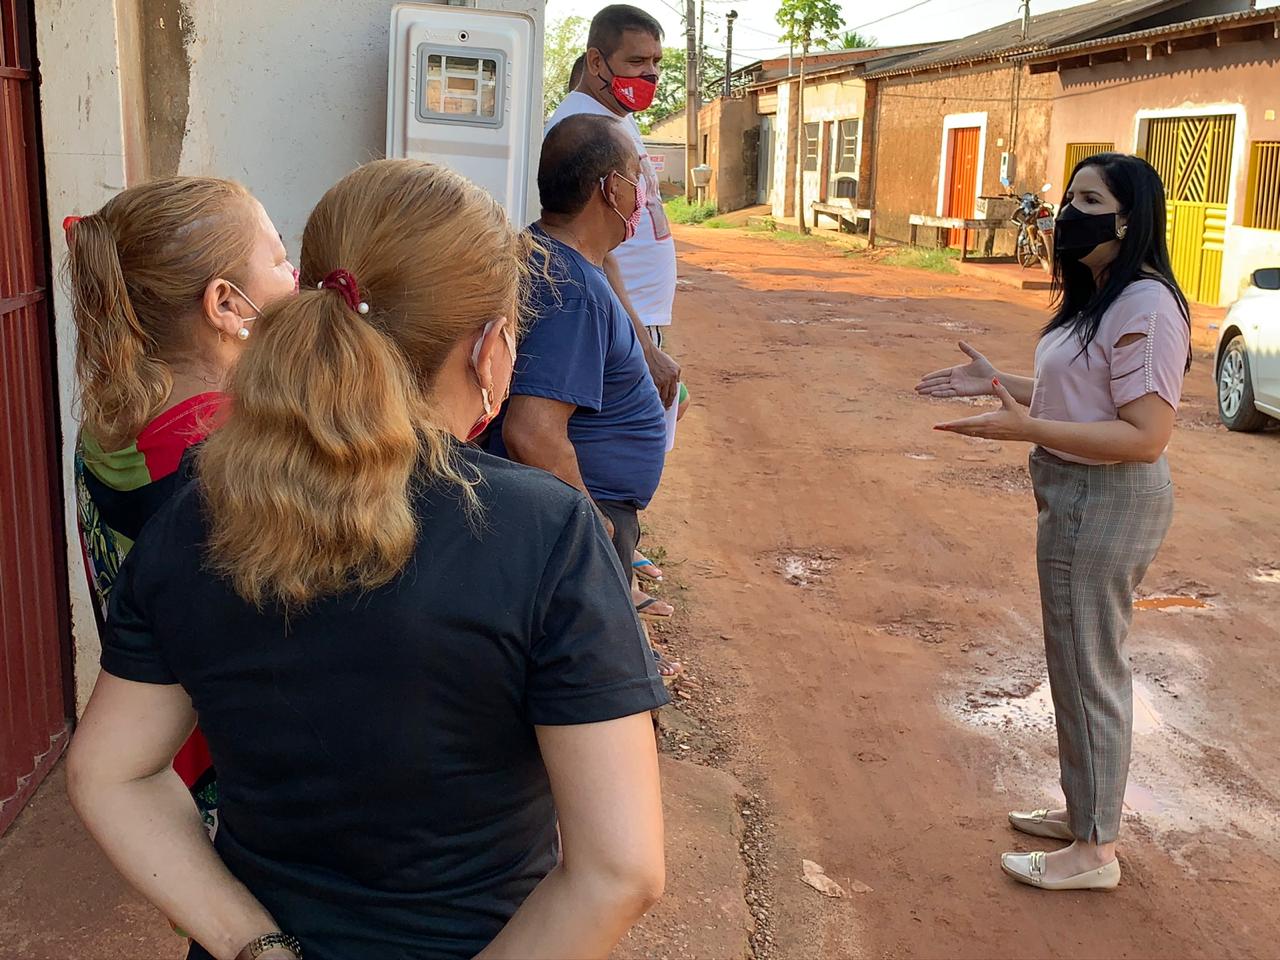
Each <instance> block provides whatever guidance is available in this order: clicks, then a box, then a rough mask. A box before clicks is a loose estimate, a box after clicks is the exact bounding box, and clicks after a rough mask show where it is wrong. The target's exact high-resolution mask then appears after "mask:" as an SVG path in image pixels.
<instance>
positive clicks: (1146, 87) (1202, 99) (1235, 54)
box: [1047, 40, 1280, 303]
mask: <svg viewBox="0 0 1280 960" xmlns="http://www.w3.org/2000/svg"><path fill="white" fill-rule="evenodd" d="M1047 76H1048V77H1049V78H1050V80H1051V83H1052V87H1051V91H1052V93H1053V94H1054V95H1055V98H1056V99H1055V103H1054V110H1053V130H1052V135H1051V137H1050V139H1049V169H1050V174H1051V178H1052V179H1053V180H1054V182H1055V186H1056V187H1059V189H1060V190H1061V189H1062V188H1065V186H1066V185H1065V184H1058V183H1057V181H1059V180H1061V179H1062V170H1063V163H1064V158H1065V156H1066V147H1067V144H1068V143H1092V142H1110V143H1114V144H1115V145H1116V149H1117V150H1122V151H1127V152H1139V151H1140V150H1142V149H1143V148H1144V147H1145V139H1146V130H1145V126H1144V124H1143V123H1142V122H1141V121H1142V116H1143V114H1145V113H1146V112H1148V111H1160V112H1163V111H1168V112H1169V113H1171V114H1176V113H1180V112H1182V113H1200V114H1204V113H1215V112H1221V113H1233V114H1235V116H1236V145H1235V156H1234V158H1233V169H1234V176H1233V177H1232V190H1231V197H1230V204H1229V207H1228V210H1227V215H1228V223H1230V224H1234V225H1236V226H1233V227H1231V228H1230V230H1229V237H1228V242H1227V247H1226V250H1225V251H1224V256H1223V273H1222V287H1221V297H1222V300H1223V302H1224V303H1230V302H1231V301H1232V300H1234V299H1235V297H1236V296H1237V295H1238V294H1239V292H1240V289H1241V287H1242V285H1243V284H1245V283H1247V282H1248V277H1249V274H1250V273H1252V272H1253V270H1255V269H1257V267H1259V266H1275V265H1277V264H1276V261H1275V252H1276V246H1277V240H1276V238H1277V237H1280V233H1277V232H1276V231H1267V230H1250V229H1246V228H1244V227H1241V226H1239V224H1241V223H1242V222H1243V219H1244V203H1245V191H1246V188H1247V184H1248V175H1249V174H1248V170H1249V157H1248V144H1249V143H1250V142H1252V141H1254V140H1280V120H1278V119H1276V118H1277V117H1278V116H1280V40H1267V41H1254V42H1250V43H1236V44H1228V45H1226V46H1223V47H1218V48H1213V49H1206V50H1188V51H1183V52H1180V53H1176V54H1174V55H1173V56H1169V57H1158V58H1156V59H1155V60H1151V61H1146V60H1137V61H1133V62H1130V63H1111V64H1098V65H1095V66H1093V67H1091V68H1089V69H1088V70H1084V69H1081V70H1067V71H1063V72H1062V73H1061V74H1049V75H1047ZM1268 116H1270V117H1271V119H1268Z"/></svg>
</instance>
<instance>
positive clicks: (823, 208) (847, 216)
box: [809, 200, 871, 232]
mask: <svg viewBox="0 0 1280 960" xmlns="http://www.w3.org/2000/svg"><path fill="white" fill-rule="evenodd" d="M809 209H811V210H812V211H813V225H814V226H815V227H816V226H817V225H818V217H819V216H823V215H825V216H828V217H830V218H831V219H832V220H834V221H835V222H836V228H837V229H842V228H843V227H844V225H845V224H846V223H847V224H849V227H850V232H856V231H857V229H858V221H859V220H865V221H867V222H868V223H870V222H871V211H870V210H858V209H855V208H854V207H852V206H850V205H849V204H845V203H823V202H822V201H821V200H814V201H813V202H812V203H810V204H809Z"/></svg>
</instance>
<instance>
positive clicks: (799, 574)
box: [778, 554, 836, 587]
mask: <svg viewBox="0 0 1280 960" xmlns="http://www.w3.org/2000/svg"><path fill="white" fill-rule="evenodd" d="M835 563H836V561H835V558H834V557H822V556H804V555H800V554H789V555H787V556H782V557H779V558H778V570H779V572H780V573H781V574H782V576H783V578H784V579H785V580H786V581H787V582H788V583H790V584H793V585H794V586H797V587H811V586H813V585H814V584H816V583H821V582H822V580H823V579H824V578H825V574H826V572H827V571H828V570H830V569H831V568H832V567H834V566H835Z"/></svg>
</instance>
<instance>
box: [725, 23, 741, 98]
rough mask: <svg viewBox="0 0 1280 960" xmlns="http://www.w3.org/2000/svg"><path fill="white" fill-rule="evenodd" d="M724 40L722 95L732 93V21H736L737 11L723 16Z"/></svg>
mask: <svg viewBox="0 0 1280 960" xmlns="http://www.w3.org/2000/svg"><path fill="white" fill-rule="evenodd" d="M724 19H725V40H724V95H725V96H726V97H728V96H729V95H730V94H731V93H733V86H732V82H731V79H730V78H731V77H732V76H733V21H735V20H737V19H738V11H737V10H730V11H729V12H728V13H727V14H725V18H724Z"/></svg>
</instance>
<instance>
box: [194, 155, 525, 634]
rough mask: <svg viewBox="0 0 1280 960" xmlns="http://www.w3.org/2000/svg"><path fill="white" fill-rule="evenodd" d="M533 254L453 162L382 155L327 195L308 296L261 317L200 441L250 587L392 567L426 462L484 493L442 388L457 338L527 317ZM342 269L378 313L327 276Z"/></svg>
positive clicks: (368, 583) (309, 596)
mask: <svg viewBox="0 0 1280 960" xmlns="http://www.w3.org/2000/svg"><path fill="white" fill-rule="evenodd" d="M528 254H529V247H528V243H527V241H526V240H525V239H524V238H523V237H522V235H521V234H519V233H518V232H517V231H516V230H514V229H513V228H512V226H511V225H510V223H509V222H508V221H507V218H506V215H505V214H504V213H503V211H502V209H501V207H499V206H498V205H497V204H496V203H495V202H494V200H493V199H492V198H491V197H490V196H489V195H488V194H487V193H485V192H484V191H483V190H481V189H480V188H478V187H476V186H474V185H473V184H471V183H469V182H468V181H467V180H465V179H463V178H462V177H460V176H458V175H457V174H455V173H452V172H450V171H449V170H447V169H445V168H443V167H437V166H434V165H432V164H428V163H423V162H420V161H413V160H382V161H376V162H374V163H370V164H367V165H365V166H364V167H361V168H360V169H358V170H356V171H355V172H354V173H351V174H349V175H348V176H347V177H346V178H344V179H343V180H342V181H340V182H339V183H338V184H337V185H336V186H334V187H333V188H332V189H330V190H329V192H328V193H326V194H325V196H324V197H323V198H322V199H321V201H320V203H319V204H318V205H317V206H316V208H315V210H314V211H313V212H312V214H311V217H310V218H309V219H308V221H307V227H306V231H305V232H304V234H303V238H302V290H303V292H302V293H300V294H299V295H298V296H297V297H295V298H293V299H291V300H289V301H286V302H281V303H277V304H275V305H274V306H270V307H268V308H267V309H266V310H265V311H264V313H263V314H262V316H261V317H260V318H259V321H258V326H257V329H256V331H255V334H254V343H253V346H252V347H251V348H250V349H249V350H247V351H246V352H245V355H244V356H243V357H242V358H241V360H240V362H239V363H238V365H237V367H236V370H235V372H234V374H233V376H232V379H231V383H230V387H229V392H230V394H231V414H230V416H229V417H228V419H227V422H226V423H225V424H224V425H223V426H222V428H221V429H219V430H218V431H217V432H215V433H214V434H213V435H212V436H211V437H210V439H209V440H208V441H207V442H206V444H205V446H204V449H203V450H202V451H201V453H200V459H199V474H200V479H201V482H202V486H203V489H204V496H205V501H206V505H207V508H208V515H209V518H210V527H211V529H210V536H209V553H210V560H211V563H212V566H213V568H214V569H215V570H216V571H217V572H218V573H219V574H221V575H222V576H224V577H226V578H227V579H228V580H229V581H230V583H231V584H232V585H233V586H234V588H235V590H236V592H237V593H238V594H239V595H240V596H242V597H243V598H245V599H246V600H248V601H249V602H251V603H254V604H256V605H258V606H260V607H261V606H264V605H266V604H279V605H282V606H283V607H284V608H286V609H294V608H302V607H305V606H306V605H307V604H309V603H310V602H312V601H313V600H315V599H317V598H319V597H322V596H326V595H331V594H335V593H339V592H341V591H343V590H347V589H352V588H355V589H360V590H369V589H373V588H375V587H377V586H380V585H382V584H385V583H388V582H389V581H391V580H392V579H393V578H394V577H395V576H397V575H398V574H399V572H400V571H401V570H402V569H403V568H404V566H405V564H406V563H407V562H408V560H409V558H410V556H411V555H412V552H413V550H414V549H415V546H416V543H417V533H418V531H417V522H416V519H415V514H414V508H413V503H412V493H413V488H414V480H415V476H416V477H417V478H418V479H420V480H422V481H424V482H435V481H443V482H445V483H446V484H448V485H450V486H452V487H454V488H455V490H456V491H457V492H458V494H459V496H460V498H461V499H462V500H463V501H464V502H474V492H473V486H474V482H475V481H474V478H472V477H469V476H467V475H466V473H465V472H464V471H463V469H462V468H461V467H460V466H459V464H458V463H457V461H456V458H455V450H456V444H455V443H454V441H453V439H452V437H451V436H450V435H449V434H448V433H447V432H446V431H445V430H444V429H443V428H442V427H441V426H440V425H439V424H438V422H437V421H438V418H437V417H435V416H434V412H433V409H432V403H431V392H432V389H433V387H434V385H435V381H436V379H437V376H438V374H439V371H440V369H441V367H442V366H443V364H444V362H445V359H446V358H447V357H448V356H449V355H450V353H451V351H452V350H453V348H454V347H455V346H456V345H457V344H458V343H459V342H460V341H462V340H463V339H464V338H466V337H468V336H472V335H474V334H476V333H478V332H479V330H480V329H481V328H482V327H483V326H484V324H485V323H486V322H487V321H489V320H491V319H494V318H496V317H508V318H512V319H514V318H516V317H517V316H519V310H520V304H521V297H522V290H523V288H524V278H525V271H526V267H525V262H526V259H527V257H528ZM337 270H344V271H350V275H352V276H353V277H354V279H355V281H356V282H357V283H358V284H359V288H360V291H361V293H360V300H362V301H365V302H367V303H368V306H369V310H368V312H367V313H366V314H361V313H359V312H358V311H357V309H355V306H354V305H353V303H348V302H347V300H346V299H345V298H344V296H343V295H342V294H341V293H340V292H338V291H337V290H332V289H323V290H317V289H315V287H316V285H317V283H318V282H319V281H320V280H322V279H323V278H325V277H326V276H328V275H329V274H330V273H331V272H333V271H337Z"/></svg>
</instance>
